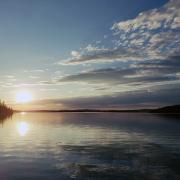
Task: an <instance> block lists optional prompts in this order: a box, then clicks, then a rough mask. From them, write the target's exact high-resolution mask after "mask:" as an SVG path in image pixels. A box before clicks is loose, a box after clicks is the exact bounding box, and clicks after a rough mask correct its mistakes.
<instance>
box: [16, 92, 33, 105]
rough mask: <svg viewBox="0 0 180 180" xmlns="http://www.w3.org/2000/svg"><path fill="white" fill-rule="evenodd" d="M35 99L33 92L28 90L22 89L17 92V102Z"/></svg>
mask: <svg viewBox="0 0 180 180" xmlns="http://www.w3.org/2000/svg"><path fill="white" fill-rule="evenodd" d="M32 99H33V97H32V94H31V93H30V92H28V91H20V92H18V93H17V94H16V102H17V103H28V102H31V101H32Z"/></svg>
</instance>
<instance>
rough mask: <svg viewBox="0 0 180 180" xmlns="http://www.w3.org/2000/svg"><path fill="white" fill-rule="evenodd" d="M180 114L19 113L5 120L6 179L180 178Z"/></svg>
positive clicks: (0, 163) (0, 134)
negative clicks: (175, 115) (177, 115)
mask: <svg viewBox="0 0 180 180" xmlns="http://www.w3.org/2000/svg"><path fill="white" fill-rule="evenodd" d="M179 120H180V119H179V118H177V117H167V116H163V115H154V114H153V115H152V114H145V113H144V114H143V113H129V114H128V113H16V114H14V115H13V116H12V117H11V118H9V119H6V120H4V121H0V122H1V124H0V180H21V179H23V180H39V179H46V180H60V179H62V180H64V179H65V180H66V179H67V180H69V179H88V180H91V179H93V180H94V179H97V180H99V179H103V180H106V179H108V180H109V179H112V180H116V179H118V180H121V179H122V180H126V179H127V180H134V179H137V180H141V179H144V180H148V179H150V180H151V179H152V180H159V179H162V180H166V179H167V180H176V179H177V180H179V179H180V121H179Z"/></svg>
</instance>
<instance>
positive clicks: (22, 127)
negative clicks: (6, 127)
mask: <svg viewBox="0 0 180 180" xmlns="http://www.w3.org/2000/svg"><path fill="white" fill-rule="evenodd" d="M17 129H18V133H19V135H20V136H25V135H26V134H27V132H28V130H29V125H28V123H27V122H20V123H18V124H17Z"/></svg>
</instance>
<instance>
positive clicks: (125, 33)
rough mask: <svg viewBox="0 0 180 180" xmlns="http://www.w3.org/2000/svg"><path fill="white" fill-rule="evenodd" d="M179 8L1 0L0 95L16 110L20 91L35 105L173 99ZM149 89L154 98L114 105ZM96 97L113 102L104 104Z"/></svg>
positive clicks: (162, 1)
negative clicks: (130, 95) (166, 97)
mask: <svg viewBox="0 0 180 180" xmlns="http://www.w3.org/2000/svg"><path fill="white" fill-rule="evenodd" d="M179 8H180V3H179V1H178V0H171V1H167V0H157V1H148V0H133V1H132V0H111V1H109V0H101V1H97V0H91V1H89V0H77V1H73V0H30V1H28V0H6V1H5V0H4V1H2V0H0V22H1V28H0V39H1V44H0V75H1V77H0V93H1V97H0V98H1V99H4V100H6V101H7V102H8V103H9V104H11V105H13V106H14V107H18V108H21V106H20V105H17V103H16V102H15V96H16V94H17V92H18V91H21V90H24V89H25V90H28V91H30V92H31V93H32V94H33V97H34V100H35V101H34V102H32V103H31V107H32V108H41V109H43V108H76V107H81V108H87V107H98V108H99V107H100V108H106V107H107V105H108V107H110V108H111V107H112V108H114V107H115V108H123V107H135V106H138V107H142V106H143V107H144V106H159V105H164V104H174V103H178V102H179V101H178V100H177V98H176V99H175V101H174V99H173V98H170V97H171V93H173V92H174V91H175V92H176V91H177V89H178V87H179V76H180V74H179V73H180V72H179V69H180V68H179V69H178V68H177V67H179V66H180V64H179V55H180V54H179V49H180V41H179V39H180V38H179V37H180V12H179ZM152 67H153V68H152ZM160 72H161V73H160ZM169 84H173V86H172V89H169ZM165 90H167V92H166V93H167V94H168V95H169V96H170V97H169V98H170V99H171V101H167V102H164V101H162V98H163V97H160V96H162V93H161V92H162V91H163V92H164V91H165ZM152 91H153V93H154V92H157V94H159V96H158V97H156V99H157V100H156V101H155V102H154V101H153V102H151V100H149V99H146V98H144V101H143V102H138V101H137V102H136V98H135V99H134V100H133V101H132V102H131V103H126V101H125V100H124V101H123V103H121V100H122V96H123V98H125V97H126V96H127V94H129V93H131V94H133V97H136V94H138V96H139V93H140V94H141V93H142V96H143V97H144V92H145V94H146V93H147V92H148V93H149V92H152ZM153 96H155V95H153ZM156 96H157V95H156ZM114 97H117V98H118V99H119V101H118V102H117V103H115V104H113V101H112V99H113V98H114ZM99 98H100V99H102V101H103V102H104V99H108V98H110V99H111V98H112V99H111V100H109V103H108V101H107V100H106V104H107V105H106V104H105V105H104V107H103V105H102V104H104V103H102V104H101V103H100V104H98V102H97V101H99ZM90 99H91V100H90ZM92 99H93V101H92ZM152 99H153V98H152ZM43 101H46V102H48V103H47V106H46V107H43V105H42V104H43V103H42V102H43ZM82 101H83V102H84V101H86V103H84V104H83V103H80V104H81V106H80V105H78V102H82ZM74 102H76V103H74ZM127 102H129V100H128V98H127ZM37 104H39V105H38V106H37ZM72 104H73V105H72ZM75 104H77V105H75ZM27 106H28V105H27ZM105 106H106V107H105Z"/></svg>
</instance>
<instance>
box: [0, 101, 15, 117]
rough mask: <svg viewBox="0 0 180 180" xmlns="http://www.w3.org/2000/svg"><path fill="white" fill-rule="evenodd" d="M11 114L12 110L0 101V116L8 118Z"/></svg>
mask: <svg viewBox="0 0 180 180" xmlns="http://www.w3.org/2000/svg"><path fill="white" fill-rule="evenodd" d="M12 114H13V109H12V108H11V107H9V106H7V105H6V104H5V102H4V101H1V100H0V116H10V115H12Z"/></svg>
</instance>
